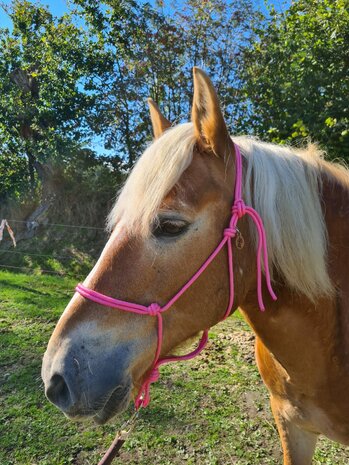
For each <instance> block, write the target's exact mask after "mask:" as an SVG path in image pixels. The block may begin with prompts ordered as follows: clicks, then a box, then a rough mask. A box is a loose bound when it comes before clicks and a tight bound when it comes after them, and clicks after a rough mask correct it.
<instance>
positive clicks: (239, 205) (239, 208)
mask: <svg viewBox="0 0 349 465" xmlns="http://www.w3.org/2000/svg"><path fill="white" fill-rule="evenodd" d="M232 212H233V213H236V214H237V216H238V218H239V219H240V218H242V217H243V216H244V215H246V205H245V203H244V201H243V200H242V199H238V200H236V201H235V202H234V205H233V208H232Z"/></svg>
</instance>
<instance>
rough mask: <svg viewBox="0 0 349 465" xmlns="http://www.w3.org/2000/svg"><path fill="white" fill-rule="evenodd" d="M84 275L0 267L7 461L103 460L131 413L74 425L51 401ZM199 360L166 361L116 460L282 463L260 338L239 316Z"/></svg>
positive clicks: (341, 460) (0, 424)
mask: <svg viewBox="0 0 349 465" xmlns="http://www.w3.org/2000/svg"><path fill="white" fill-rule="evenodd" d="M74 285H75V280H73V279H67V278H61V277H53V276H40V275H37V276H27V275H23V274H12V273H9V272H0V367H1V371H0V464H1V465H10V464H11V465H12V464H18V465H20V464H21V465H24V464H25V465H38V464H40V465H68V464H75V465H82V464H84V465H89V464H91V465H92V464H93V465H94V464H97V463H98V460H99V458H100V457H101V454H102V452H103V451H104V450H105V449H106V448H107V447H108V446H109V444H110V442H111V441H112V440H113V438H114V434H115V431H116V429H117V427H118V426H119V425H120V424H121V423H122V421H123V420H124V419H126V418H127V417H128V416H129V414H130V412H126V413H125V414H124V415H123V418H119V419H116V420H115V421H114V424H110V425H106V426H103V427H100V426H95V425H93V424H89V423H84V424H75V423H71V422H69V421H68V420H67V419H65V417H64V416H63V415H62V414H61V413H60V412H59V411H58V410H57V409H56V408H55V407H53V406H52V405H51V404H49V402H48V401H47V400H46V399H45V397H44V393H43V386H42V382H41V379H40V367H41V358H42V355H43V353H44V351H45V347H46V344H47V341H48V339H49V336H50V334H51V332H52V330H53V328H54V326H55V323H56V321H57V319H58V317H59V315H60V314H61V312H62V311H63V309H64V307H65V305H66V304H67V302H68V300H69V298H70V295H71V293H72V292H71V290H72V289H73V288H74ZM210 335H211V342H210V345H209V347H208V349H207V350H206V351H205V352H204V353H203V354H202V355H201V356H200V357H198V358H197V359H195V360H193V361H191V362H186V363H181V364H176V365H171V366H169V365H168V366H166V367H163V368H162V369H161V373H162V376H161V379H160V381H159V382H158V383H156V384H155V385H153V387H152V393H151V394H152V402H151V404H150V406H149V407H148V408H147V409H146V410H144V411H142V413H141V416H140V419H139V421H138V424H137V427H136V430H135V431H134V433H133V434H132V436H131V438H130V439H129V440H128V442H127V443H126V444H125V445H124V448H123V449H122V452H121V456H120V458H119V459H117V460H116V461H115V463H116V464H124V463H127V464H130V465H132V464H134V465H135V464H142V465H158V464H161V465H165V464H169V465H173V464H188V465H191V464H199V465H201V464H202V465H204V464H209V465H214V464H238V465H248V464H251V465H252V464H253V465H257V464H261V465H276V464H280V463H281V450H280V445H279V440H278V436H277V432H276V429H275V426H274V422H273V420H272V417H271V414H270V409H269V404H268V396H267V392H266V389H265V388H264V386H263V384H262V382H261V380H260V377H259V375H258V372H257V369H256V367H255V364H254V361H253V357H252V352H253V337H252V333H251V332H250V331H249V330H248V328H247V326H246V325H245V323H244V322H243V321H242V320H241V319H240V318H235V317H233V318H230V319H229V320H228V321H226V322H224V323H221V324H220V325H218V326H216V327H215V328H213V329H212V330H211V333H210ZM348 457H349V453H348V450H346V449H345V448H344V447H342V446H338V445H336V444H334V443H331V442H329V441H327V440H325V439H321V440H320V441H319V447H318V449H317V453H316V456H315V459H314V464H329V465H335V464H338V465H344V464H348V462H349V460H348Z"/></svg>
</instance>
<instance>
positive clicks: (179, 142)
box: [108, 123, 333, 299]
mask: <svg viewBox="0 0 349 465" xmlns="http://www.w3.org/2000/svg"><path fill="white" fill-rule="evenodd" d="M234 142H236V143H237V144H238V145H239V147H240V148H241V152H242V155H243V157H244V159H245V161H244V173H243V177H244V191H243V197H244V199H245V202H246V204H249V205H252V206H253V207H254V208H255V209H256V210H257V212H258V213H259V214H260V216H261V218H262V220H263V222H264V226H265V230H266V235H267V242H268V252H269V261H270V269H273V268H274V269H276V270H277V272H278V273H279V274H280V275H281V276H282V277H283V278H284V279H285V281H286V282H287V283H288V284H289V286H290V287H292V288H293V289H295V290H296V291H298V292H300V293H303V294H305V295H307V296H308V297H309V298H311V299H315V298H316V297H317V296H319V295H320V294H322V295H323V294H330V293H331V292H332V289H333V288H332V284H331V281H330V278H329V276H328V273H327V267H326V256H327V235H326V234H327V233H326V227H325V223H324V218H323V212H322V209H321V203H320V202H321V180H320V171H321V163H322V162H321V157H320V154H319V152H318V151H317V150H316V149H314V146H311V147H310V148H308V149H306V150H296V149H292V148H290V147H283V146H278V145H274V144H267V143H264V142H260V141H258V140H256V139H253V138H248V137H236V138H234ZM194 145H195V138H194V131H193V125H192V124H191V123H187V124H182V125H178V126H175V127H173V128H171V129H169V130H168V131H166V132H165V133H164V134H163V135H162V136H161V137H160V138H159V139H158V140H156V141H155V142H154V143H153V144H151V145H150V146H149V147H148V148H147V150H146V151H145V152H144V154H143V155H142V156H141V157H140V159H139V160H138V162H137V163H136V165H135V167H134V168H133V170H132V172H131V174H130V176H129V178H128V180H127V182H126V184H125V186H124V188H123V189H122V190H121V192H120V195H119V198H118V200H117V202H116V203H115V205H114V207H113V209H112V211H111V212H110V215H109V218H108V228H109V229H113V228H114V226H115V225H116V223H122V224H123V225H124V226H126V227H127V229H128V230H129V231H130V232H135V231H137V232H139V233H140V234H142V235H147V234H149V228H150V225H151V223H152V221H153V220H154V218H155V216H156V214H157V211H158V209H159V207H160V204H161V202H162V200H163V199H164V197H165V196H166V194H168V192H169V191H170V190H171V189H172V188H173V186H174V185H175V184H176V183H177V182H178V180H179V178H180V177H181V175H182V173H183V172H184V171H185V169H186V168H187V167H188V166H189V165H190V163H191V161H192V156H193V148H194ZM251 232H252V234H253V237H255V230H254V226H251Z"/></svg>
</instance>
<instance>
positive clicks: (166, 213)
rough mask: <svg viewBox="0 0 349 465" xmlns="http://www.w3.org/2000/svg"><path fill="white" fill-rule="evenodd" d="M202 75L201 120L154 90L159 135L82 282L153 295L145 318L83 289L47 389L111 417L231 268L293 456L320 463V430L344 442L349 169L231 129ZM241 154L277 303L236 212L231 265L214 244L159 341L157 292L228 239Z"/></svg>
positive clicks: (52, 356) (214, 298) (221, 302)
mask: <svg viewBox="0 0 349 465" xmlns="http://www.w3.org/2000/svg"><path fill="white" fill-rule="evenodd" d="M193 74H194V95H193V104H192V118H191V119H192V120H191V122H189V123H183V124H178V125H174V126H173V125H172V124H171V123H170V122H169V121H168V120H167V119H166V118H165V117H164V116H163V115H162V113H161V112H160V110H159V108H158V106H157V105H156V103H155V102H153V101H152V100H150V101H149V105H150V115H151V120H152V126H153V133H154V139H153V142H152V143H151V144H150V145H149V146H148V147H147V148H146V150H145V152H144V153H143V155H142V156H141V157H140V158H139V160H138V161H137V163H136V164H135V166H134V168H133V170H132V172H131V174H130V175H129V177H128V180H127V181H126V183H125V185H124V187H123V188H122V190H121V192H120V194H119V196H118V199H117V201H116V203H115V205H114V207H113V208H112V210H111V212H110V214H109V217H108V228H109V230H110V233H111V234H110V237H109V239H108V241H107V243H106V245H105V248H104V249H103V251H102V253H101V256H100V258H99V259H98V261H97V263H96V265H95V266H94V268H93V269H92V271H91V272H90V274H89V275H88V276H87V278H86V280H85V281H84V284H83V287H82V288H81V289H89V290H90V291H89V292H90V293H93V292H95V295H97V296H102V297H103V296H104V297H105V296H108V298H109V301H110V302H111V301H112V300H113V299H114V300H113V301H114V302H121V303H120V304H119V305H120V308H121V309H122V302H124V304H125V302H126V303H127V302H138V303H139V305H138V307H139V308H148V307H147V306H149V304H151V305H150V306H149V308H150V309H151V312H150V314H149V315H150V316H144V315H142V314H139V313H132V314H131V313H130V312H129V311H118V310H117V308H118V305H117V304H115V305H114V307H116V309H115V308H113V306H112V305H111V304H110V306H108V300H107V301H106V302H104V304H103V305H104V307H101V305H100V303H98V302H99V301H98V299H95V300H91V299H90V298H89V295H86V296H84V295H82V293H81V292H82V291H81V289H80V291H81V292H76V293H75V294H74V296H73V297H72V300H71V301H70V303H69V304H68V306H67V307H66V309H65V311H64V312H63V314H62V316H61V318H60V319H59V321H58V324H57V326H56V328H55V329H54V332H53V334H52V336H51V338H50V340H49V343H48V347H47V350H46V353H45V355H44V359H43V365H42V378H43V381H44V384H45V392H46V396H47V397H48V399H49V400H50V401H51V402H52V403H54V404H55V405H56V406H57V407H59V408H60V409H61V410H62V411H63V412H64V413H65V415H66V416H68V417H69V418H74V419H78V420H79V419H85V418H92V419H93V420H94V421H96V422H97V423H100V424H102V423H105V422H106V421H108V420H109V419H110V418H112V417H113V416H114V415H117V414H118V413H120V412H121V411H123V410H124V409H125V408H126V407H127V406H128V404H129V402H130V401H131V399H132V398H135V396H136V395H137V393H138V392H139V389H141V387H142V386H143V385H144V382H145V381H146V380H147V379H148V377H149V373H150V372H151V370H152V367H153V366H154V353H155V352H156V351H158V352H159V353H158V358H159V357H164V356H166V355H167V354H169V353H171V352H172V351H173V350H174V349H175V348H176V347H177V346H179V345H180V344H182V343H183V342H184V341H186V340H188V339H189V338H192V337H193V336H195V335H196V334H197V333H198V332H200V331H202V330H205V329H206V328H210V327H211V326H213V325H215V324H216V323H217V322H219V321H220V320H221V319H222V317H223V314H224V311H225V308H226V307H227V303H228V301H229V299H230V291H231V289H230V286H229V279H228V276H229V272H230V268H231V273H233V276H234V283H233V284H234V295H233V297H234V301H233V307H232V311H235V310H236V309H237V308H240V310H241V312H242V314H243V316H244V318H245V319H246V321H247V322H248V324H249V325H250V327H251V328H252V330H253V331H254V333H255V335H256V347H255V355H256V362H257V366H258V369H259V372H260V374H261V377H262V379H263V381H264V383H265V385H266V387H267V389H268V391H269V394H270V404H271V409H272V413H273V416H274V418H275V422H276V425H277V429H278V432H279V436H280V440H281V444H282V448H283V457H284V462H283V463H284V465H309V464H310V463H311V461H312V457H313V454H314V450H315V447H316V442H317V438H318V436H319V435H325V436H327V437H328V438H330V439H332V440H334V441H337V442H341V443H343V444H349V398H348V395H347V393H348V392H349V361H348V360H349V358H348V355H349V279H348V270H349V246H348V237H349V172H348V170H347V169H346V168H345V167H341V166H340V165H339V164H335V163H330V162H327V161H325V159H324V157H323V153H322V152H321V151H320V150H319V149H318V148H317V146H316V145H314V144H310V145H308V147H306V148H292V147H289V146H283V145H275V144H271V143H265V142H262V141H259V140H258V139H256V138H252V137H244V136H239V137H233V138H232V137H231V136H230V135H229V133H228V129H227V126H226V123H225V120H224V117H223V113H222V110H221V107H220V104H219V99H218V96H217V94H216V91H215V89H214V86H213V84H212V82H211V80H210V79H209V77H208V76H207V75H206V74H205V73H204V72H203V71H202V70H200V69H199V68H194V72H193ZM237 150H238V151H239V153H240V152H241V173H242V178H243V181H242V186H241V189H242V195H243V197H244V199H245V202H246V205H250V206H251V208H253V209H254V210H255V211H256V212H258V215H259V216H260V218H261V219H262V221H263V224H264V230H265V237H266V240H267V247H268V256H267V257H266V256H265V255H264V256H263V257H262V262H261V269H262V273H263V274H264V275H266V272H267V270H269V269H270V279H271V282H272V286H273V290H274V292H275V294H276V296H277V300H275V299H274V298H275V296H274V298H273V296H272V295H270V293H269V292H268V289H267V283H266V281H265V280H263V282H262V284H260V281H259V280H258V273H257V271H258V270H257V268H258V262H256V258H255V254H256V250H257V249H258V248H259V239H258V234H257V232H256V225H255V224H254V222H253V221H252V220H251V218H249V217H247V215H244V214H243V213H245V211H243V212H242V213H241V212H240V213H241V214H239V215H238V220H237V221H238V224H237V225H238V229H237V228H236V229H234V231H233V232H234V234H237V232H238V235H237V236H236V237H235V238H234V237H233V236H234V234H231V237H230V239H231V243H232V248H233V256H234V262H233V263H232V262H230V261H229V260H228V258H229V257H230V255H229V253H228V252H229V251H228V249H227V248H222V250H220V252H219V253H217V255H216V256H215V259H214V260H212V261H211V262H210V265H209V266H208V267H207V268H206V269H205V270H204V271H203V272H202V273H201V274H200V276H199V277H198V279H196V280H195V282H194V283H192V285H191V286H189V287H188V288H187V289H186V292H184V293H182V294H181V295H180V296H179V297H178V298H177V299H176V300H175V301H174V302H173V304H172V306H171V308H170V309H169V310H168V311H166V312H164V313H163V314H162V319H161V323H162V334H161V337H162V340H161V342H162V344H160V345H159V337H160V336H159V327H158V326H157V323H159V321H158V322H157V319H156V318H153V316H154V315H155V314H157V315H159V313H156V311H155V310H156V309H155V310H154V308H153V304H152V303H153V302H157V304H158V308H161V306H164V305H165V304H166V302H169V299H171V297H172V296H173V295H175V294H176V293H178V289H180V288H181V286H183V284H184V283H186V282H188V280H190V278H191V277H192V276H193V275H194V274H195V273H196V271H197V270H198V269H199V267H200V266H201V264H202V263H203V262H205V260H207V257H208V256H209V255H210V254H211V253H212V250H214V249H215V247H216V246H217V244H218V243H219V241H220V240H221V238H222V234H223V231H225V230H226V229H227V226H228V225H229V221H230V220H231V214H232V213H231V205H232V203H233V202H234V191H233V186H234V185H235V184H236V182H237V176H238V174H237V173H238V172H237V170H236V168H237V161H238V157H237V154H238V153H237ZM239 156H240V155H239ZM243 208H245V205H243ZM246 208H247V207H246ZM228 231H229V228H228ZM238 238H239V239H240V247H237V245H238ZM234 240H235V242H234ZM241 241H242V243H241ZM259 285H261V294H262V297H263V302H264V305H265V308H266V310H265V311H263V312H262V311H260V310H259V308H258V307H260V305H259V301H258V296H257V294H258V292H257V291H258V286H259ZM86 292H87V291H86ZM91 295H92V294H90V296H91ZM100 299H101V298H100ZM117 299H123V300H122V301H121V300H117ZM100 302H101V300H100ZM125 305H126V304H125ZM138 307H135V308H138ZM149 382H150V381H149Z"/></svg>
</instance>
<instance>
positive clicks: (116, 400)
mask: <svg viewBox="0 0 349 465" xmlns="http://www.w3.org/2000/svg"><path fill="white" fill-rule="evenodd" d="M130 397H131V390H130V384H127V385H126V386H118V387H117V388H116V389H114V391H113V392H112V393H111V395H110V396H109V398H108V399H107V401H106V402H105V404H104V405H103V407H102V408H101V409H100V410H99V411H98V412H97V413H96V414H95V415H94V416H93V417H92V419H93V421H94V422H95V423H97V424H98V425H104V424H105V423H107V421H109V420H110V419H111V418H113V417H114V416H115V415H118V414H120V413H122V412H123V411H124V410H126V409H127V407H128V404H129V402H130Z"/></svg>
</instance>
